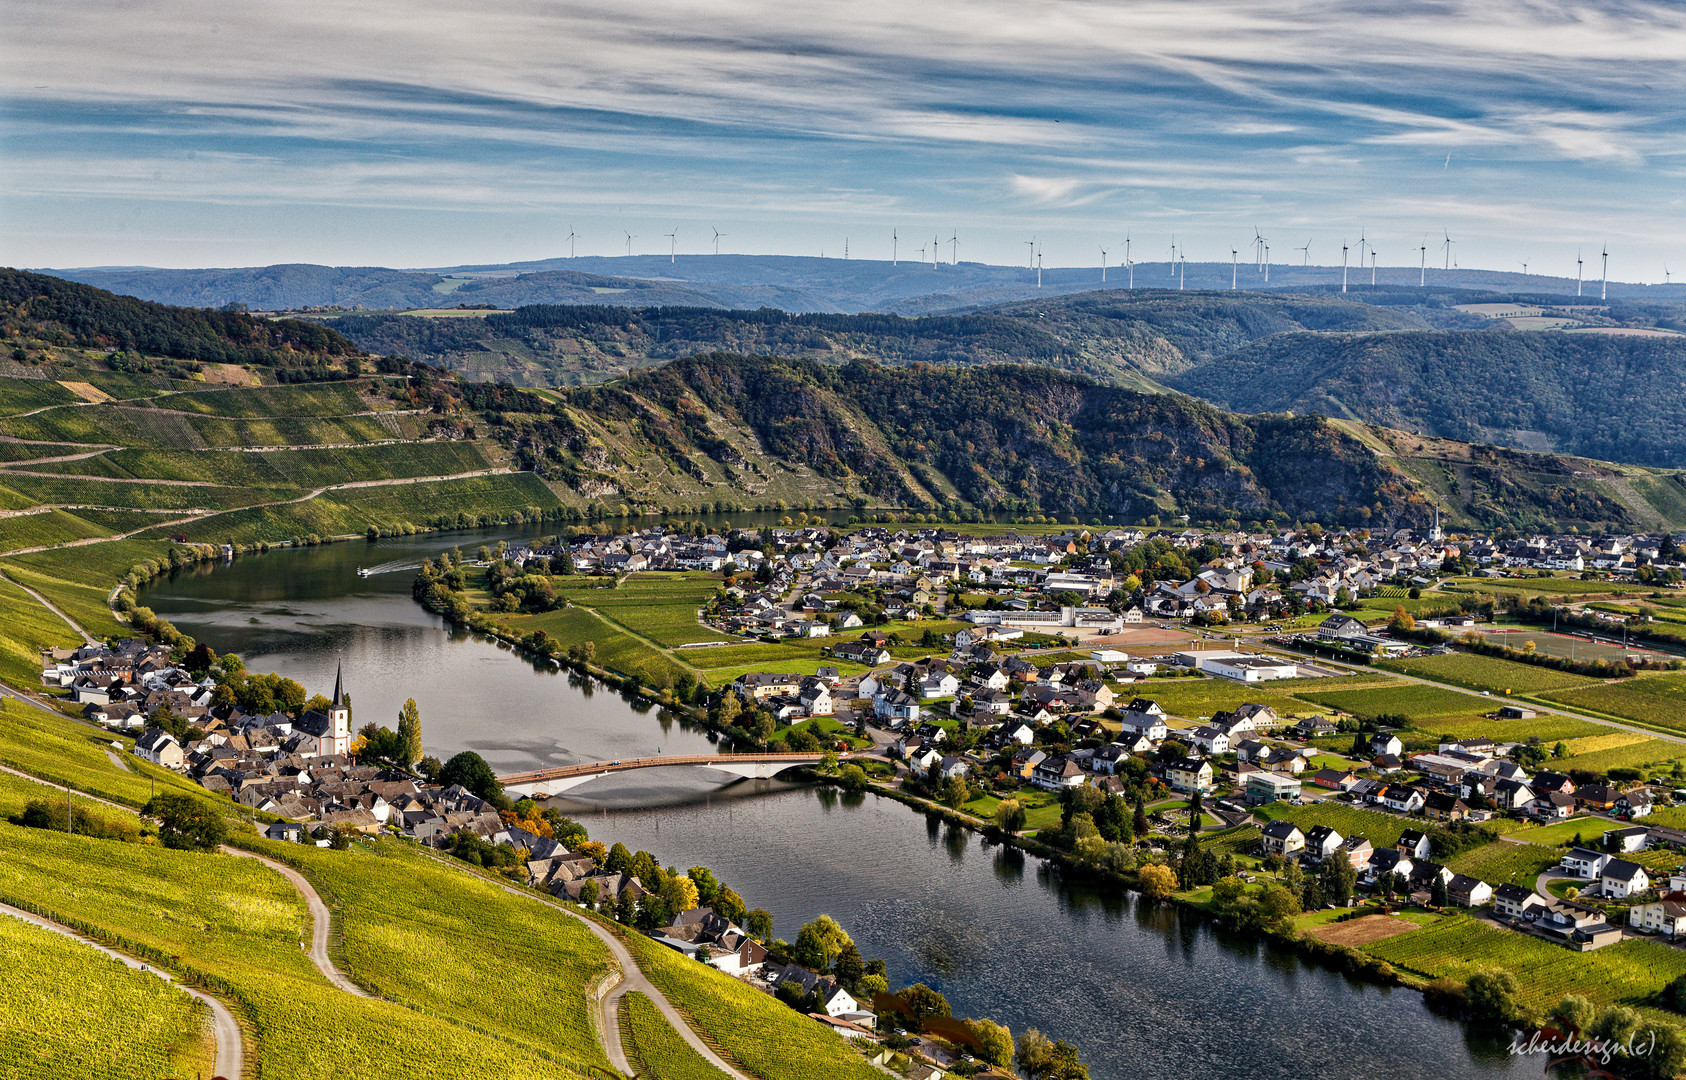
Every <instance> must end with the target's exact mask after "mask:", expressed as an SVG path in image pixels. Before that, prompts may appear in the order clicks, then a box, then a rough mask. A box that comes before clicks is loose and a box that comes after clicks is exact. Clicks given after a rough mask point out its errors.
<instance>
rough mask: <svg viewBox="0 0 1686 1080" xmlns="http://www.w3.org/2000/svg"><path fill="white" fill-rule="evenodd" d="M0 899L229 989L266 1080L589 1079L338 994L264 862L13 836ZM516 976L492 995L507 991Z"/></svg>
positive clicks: (301, 917) (484, 1037) (11, 830)
mask: <svg viewBox="0 0 1686 1080" xmlns="http://www.w3.org/2000/svg"><path fill="white" fill-rule="evenodd" d="M0 898H4V899H5V900H6V902H8V903H14V904H19V905H20V906H25V905H33V906H34V907H35V908H37V909H38V910H40V911H42V913H44V914H47V915H49V916H50V917H53V918H57V919H59V920H60V921H69V922H71V923H72V924H80V925H82V926H86V927H89V928H91V929H92V930H93V931H94V932H95V933H97V934H100V935H104V936H106V938H107V939H108V940H110V941H111V942H112V944H113V945H114V947H118V948H121V949H122V950H124V951H126V952H130V953H132V954H139V955H141V956H142V957H143V958H149V959H152V960H153V962H154V963H156V964H157V965H158V966H162V967H166V968H170V969H172V970H174V971H175V972H176V973H178V974H183V975H187V976H189V977H200V978H204V977H208V978H210V979H213V980H216V984H217V992H218V993H219V995H223V996H225V999H226V1000H228V1001H229V1002H230V1005H231V1006H232V1007H233V1008H234V1010H235V1012H236V1013H237V1014H244V1015H245V1016H246V1017H247V1018H248V1020H249V1023H250V1027H249V1028H248V1037H249V1038H250V1039H251V1040H252V1042H253V1043H254V1046H253V1048H252V1049H253V1053H254V1055H255V1061H256V1063H257V1066H258V1068H259V1069H260V1070H261V1075H263V1076H265V1077H288V1078H295V1080H336V1078H340V1077H347V1076H356V1077H368V1078H391V1080H456V1078H459V1077H462V1076H476V1075H504V1076H521V1077H547V1078H555V1080H577V1076H575V1074H573V1073H571V1072H569V1071H568V1070H566V1069H565V1068H564V1067H563V1066H562V1065H560V1064H557V1063H555V1062H553V1061H552V1060H549V1059H548V1058H547V1057H545V1056H542V1055H540V1054H538V1053H536V1052H534V1051H532V1050H529V1049H526V1048H524V1047H522V1046H520V1045H518V1044H516V1043H515V1042H514V1041H513V1040H512V1039H510V1038H509V1037H508V1036H507V1035H506V1034H505V1033H502V1032H496V1033H492V1032H488V1033H485V1034H482V1033H479V1032H476V1031H472V1030H469V1029H467V1028H465V1027H462V1026H460V1025H456V1024H451V1023H448V1022H446V1021H445V1020H443V1019H441V1018H439V1016H438V1015H437V1014H436V1013H429V1014H423V1013H421V1012H417V1011H415V1010H412V1009H407V1008H405V1007H403V1006H401V1005H398V1004H394V1003H392V1002H386V1001H378V1000H372V999H367V998H358V997H353V996H351V995H349V994H346V993H343V992H341V991H339V990H336V989H334V988H333V987H332V986H331V985H330V984H329V983H328V982H327V980H326V979H324V978H323V977H322V976H321V974H320V973H319V972H317V970H316V969H315V968H314V967H313V966H312V965H311V963H310V959H309V957H308V956H307V955H306V953H305V952H304V951H303V950H302V949H301V948H300V947H299V943H300V942H301V941H302V940H307V939H308V937H309V933H310V931H309V929H308V926H309V923H308V913H307V910H306V908H305V904H304V901H303V899H302V898H301V897H300V896H299V895H298V894H297V893H296V892H294V891H293V889H292V887H291V886H290V885H288V884H287V883H286V881H285V880H284V879H283V878H281V877H280V875H278V874H276V873H275V872H274V871H272V870H269V869H268V868H267V867H264V866H262V865H261V864H259V863H257V862H256V861H254V860H251V859H240V858H235V857H233V856H229V855H210V854H201V853H192V852H181V851H171V850H168V849H165V848H161V847H143V846H141V845H138V844H122V843H114V842H110V841H100V840H89V839H86V838H84V837H79V836H67V835H65V834H63V833H49V832H44V831H41V830H35V829H19V828H15V827H13V826H10V825H4V824H0ZM172 957H174V958H179V959H175V960H172V959H170V958H172ZM508 975H509V971H508V970H507V969H506V970H505V971H504V972H503V978H501V979H500V980H499V982H498V984H497V986H495V987H486V988H484V990H483V991H482V993H492V992H494V991H500V990H502V989H503V988H505V987H507V986H508V982H507V978H508ZM476 1004H479V1003H478V1002H477V1003H476Z"/></svg>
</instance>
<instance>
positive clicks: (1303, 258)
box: [1294, 237, 1311, 266]
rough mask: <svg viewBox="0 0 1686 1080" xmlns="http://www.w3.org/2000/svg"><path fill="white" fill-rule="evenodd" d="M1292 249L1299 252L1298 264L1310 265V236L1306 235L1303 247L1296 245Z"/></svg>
mask: <svg viewBox="0 0 1686 1080" xmlns="http://www.w3.org/2000/svg"><path fill="white" fill-rule="evenodd" d="M1294 250H1295V251H1297V252H1299V253H1300V265H1301V266H1310V265H1311V238H1310V237H1306V242H1305V246H1304V247H1297V248H1295V249H1294Z"/></svg>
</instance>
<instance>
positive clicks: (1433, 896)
mask: <svg viewBox="0 0 1686 1080" xmlns="http://www.w3.org/2000/svg"><path fill="white" fill-rule="evenodd" d="M1428 902H1429V905H1430V906H1431V907H1445V906H1446V905H1447V904H1449V903H1451V902H1452V901H1451V897H1450V896H1449V895H1447V892H1446V879H1445V878H1443V877H1441V876H1440V875H1439V874H1436V875H1435V876H1434V884H1433V885H1430V886H1429V887H1428Z"/></svg>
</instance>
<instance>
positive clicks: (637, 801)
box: [146, 529, 1540, 1080]
mask: <svg viewBox="0 0 1686 1080" xmlns="http://www.w3.org/2000/svg"><path fill="white" fill-rule="evenodd" d="M530 534H531V530H527V531H523V530H519V529H509V530H503V531H501V532H497V531H487V532H479V533H475V534H473V535H469V536H452V537H446V538H442V537H440V536H438V535H434V536H423V537H409V538H399V539H393V540H382V541H379V542H377V543H375V544H367V543H365V542H361V541H359V542H356V543H350V544H336V545H332V546H328V547H321V548H314V549H302V550H284V551H277V552H272V553H270V554H267V555H263V556H248V557H245V558H242V559H239V560H236V561H235V562H233V563H232V564H227V565H220V566H211V567H201V568H196V569H194V570H191V571H186V572H184V573H181V574H179V575H176V576H175V577H174V578H172V579H167V580H163V581H160V582H159V583H157V584H156V585H155V586H154V587H153V588H151V589H149V590H148V592H147V597H146V603H147V604H149V605H150V606H152V607H153V608H154V609H155V610H157V611H158V613H159V614H160V615H163V616H165V617H166V618H169V619H170V620H171V621H173V622H174V623H176V625H177V626H179V627H181V629H182V630H184V631H185V632H187V633H190V634H192V635H194V636H195V637H197V638H200V639H202V640H205V641H207V642H209V643H211V645H212V646H213V647H215V648H216V649H218V650H219V651H229V650H234V651H237V652H240V653H241V654H242V655H244V656H245V657H246V658H247V662H248V665H249V666H250V667H251V668H252V669H253V670H260V671H270V670H274V671H279V672H281V673H282V674H285V675H288V676H290V677H292V678H296V679H299V680H300V681H302V682H304V683H305V685H306V686H307V687H309V688H310V689H311V691H312V692H315V691H318V690H321V691H323V692H327V691H328V689H329V687H330V685H331V682H332V679H333V672H334V665H335V664H336V663H337V662H339V661H342V660H343V662H344V664H345V672H346V686H347V689H348V690H349V692H350V693H351V695H352V701H353V705H354V707H355V710H356V719H357V720H358V721H360V722H366V721H367V720H370V719H374V720H378V721H380V722H382V723H387V724H390V723H392V722H393V720H394V718H395V717H396V716H397V711H398V707H399V706H400V705H401V704H402V703H403V700H404V699H405V698H406V697H414V698H415V699H416V701H417V702H418V704H419V705H420V706H421V712H422V719H423V727H424V734H425V739H426V743H427V747H428V750H429V752H430V753H435V754H438V755H440V756H445V755H448V754H451V753H454V752H455V751H457V750H460V749H465V748H466V749H473V750H476V751H478V752H479V753H480V754H482V755H483V756H485V757H486V759H487V760H488V761H490V762H491V763H492V765H493V767H494V768H497V769H498V770H500V771H506V770H513V769H518V768H530V767H533V766H535V765H538V764H552V763H565V762H570V761H575V760H602V759H605V758H612V757H625V756H631V755H637V754H653V753H655V752H656V751H657V750H658V749H659V750H661V751H662V752H665V753H695V752H699V751H706V750H707V749H708V748H709V747H710V746H711V745H712V744H711V742H710V741H709V739H708V738H707V736H706V734H705V733H703V732H700V731H696V730H691V729H688V728H686V727H684V726H682V725H679V724H677V723H673V722H670V721H664V719H663V718H662V715H661V714H660V712H659V710H653V709H640V708H637V707H634V706H633V705H632V704H630V703H629V702H627V701H626V700H624V699H623V698H621V697H620V696H619V695H618V694H614V693H610V692H607V691H605V690H603V689H601V688H600V687H599V688H598V689H596V690H595V692H593V691H591V690H590V688H589V687H586V686H582V685H580V683H579V682H578V680H576V679H571V678H570V677H569V676H568V675H567V674H565V673H561V672H558V671H555V670H554V669H544V668H540V667H536V666H535V665H534V664H533V663H531V662H530V661H526V660H523V659H522V658H521V657H519V656H517V655H516V654H515V653H514V652H513V651H511V650H509V649H507V648H504V647H500V646H499V645H498V644H496V643H494V642H489V641H486V640H485V639H482V638H477V637H474V636H473V635H465V634H461V633H454V632H452V631H450V630H449V628H447V627H446V626H445V624H444V622H443V621H442V620H440V619H438V618H437V617H435V616H433V615H431V614H429V613H427V612H425V611H423V610H422V609H421V608H420V607H419V606H417V605H416V604H415V603H414V602H412V601H411V600H410V596H409V586H410V580H411V577H412V576H413V575H412V573H411V572H409V571H399V572H394V573H390V574H377V575H375V576H373V577H369V578H359V577H357V574H356V571H357V568H358V567H359V566H379V565H394V566H403V565H408V564H413V563H415V562H417V561H419V560H420V558H421V557H422V556H424V555H428V554H432V553H434V552H437V551H439V550H442V549H443V548H444V547H446V546H449V544H451V543H454V542H459V541H460V542H461V544H462V546H463V547H464V549H465V550H467V551H472V550H473V549H474V548H475V547H478V546H479V545H480V544H481V543H492V542H495V541H496V540H497V539H514V538H517V537H522V536H526V535H530ZM710 775H711V774H708V773H704V772H702V771H700V770H693V769H672V770H660V771H656V772H642V773H637V774H632V775H630V776H621V777H610V778H606V779H604V780H601V781H597V782H595V783H593V784H591V785H588V786H586V787H584V788H579V789H576V790H575V791H573V792H570V793H569V798H568V799H566V800H558V802H559V803H560V804H561V805H562V806H563V807H564V808H565V809H567V810H568V811H569V812H571V813H573V814H575V815H577V816H579V817H580V818H581V820H582V821H584V822H585V823H586V824H587V825H588V827H589V828H590V829H591V833H592V835H593V837H595V838H597V839H601V840H605V841H607V842H610V843H613V842H614V841H616V840H619V841H622V842H624V843H625V844H627V846H629V847H631V848H633V849H637V848H645V849H647V850H649V851H651V852H652V853H654V854H655V855H656V856H657V857H658V858H659V859H660V860H661V861H662V863H663V864H665V865H674V866H678V867H681V868H683V867H689V866H694V865H698V864H702V865H707V866H710V867H713V868H714V870H715V871H716V872H717V873H718V874H719V875H720V877H721V878H722V879H723V880H725V881H726V882H728V883H729V884H730V885H732V886H733V887H734V888H735V889H737V890H738V891H739V892H740V893H742V894H743V895H744V897H745V898H746V900H748V902H749V903H750V904H751V906H759V907H764V908H766V909H767V910H768V911H770V912H772V913H773V915H774V921H775V924H776V927H777V930H778V933H779V934H780V936H782V937H785V938H787V939H789V938H793V937H794V936H795V934H796V930H797V928H798V927H799V926H800V925H801V924H802V923H803V922H804V921H806V920H808V919H810V918H813V917H814V916H815V915H818V914H820V913H822V912H824V913H829V914H831V915H833V916H835V917H836V918H837V919H839V920H840V921H841V922H842V923H843V925H844V926H845V927H847V928H848V930H849V931H850V933H851V934H852V935H853V936H854V937H855V940H856V941H857V942H859V944H860V946H861V950H862V952H863V953H865V954H866V955H868V956H879V957H883V958H884V960H885V961H886V963H887V964H888V965H889V969H890V976H891V980H892V982H901V981H913V980H922V981H924V982H926V983H928V984H930V985H932V986H935V987H937V988H939V989H941V990H942V991H943V992H944V993H945V994H947V995H948V997H949V1000H950V1001H951V1003H952V1004H953V1006H954V1008H955V1011H956V1012H957V1013H959V1014H961V1015H982V1016H992V1017H995V1018H996V1019H998V1020H1000V1021H1002V1022H1004V1023H1007V1024H1009V1025H1010V1026H1011V1027H1013V1028H1014V1029H1015V1030H1022V1029H1023V1028H1025V1027H1031V1026H1035V1027H1040V1028H1041V1029H1042V1030H1043V1031H1045V1032H1047V1033H1049V1034H1050V1035H1052V1036H1055V1037H1061V1038H1068V1039H1071V1040H1073V1041H1074V1042H1076V1043H1077V1044H1078V1045H1079V1046H1080V1047H1081V1049H1082V1052H1083V1057H1084V1060H1085V1061H1087V1062H1089V1063H1090V1066H1091V1071H1092V1073H1093V1075H1094V1077H1095V1078H1096V1080H1126V1078H1136V1077H1144V1078H1165V1080H1186V1078H1193V1077H1201V1078H1212V1080H1224V1078H1229V1077H1236V1078H1240V1077H1246V1078H1249V1080H1255V1078H1277V1077H1281V1078H1290V1077H1292V1078H1325V1077H1326V1078H1331V1080H1344V1078H1353V1080H1358V1078H1378V1080H1393V1078H1398V1080H1456V1078H1461V1077H1493V1076H1507V1077H1508V1076H1531V1075H1537V1074H1538V1073H1539V1071H1540V1065H1539V1064H1538V1063H1537V1062H1536V1061H1524V1060H1518V1059H1513V1058H1510V1057H1508V1056H1507V1055H1506V1054H1505V1052H1504V1048H1503V1046H1502V1045H1497V1044H1494V1043H1492V1042H1491V1041H1488V1040H1485V1039H1484V1038H1483V1037H1481V1036H1479V1035H1477V1034H1475V1033H1473V1032H1471V1031H1470V1030H1469V1029H1467V1028H1465V1027H1464V1026H1463V1025H1461V1024H1457V1023H1454V1022H1451V1021H1447V1020H1443V1019H1440V1018H1438V1017H1436V1016H1434V1015H1433V1014H1432V1013H1430V1012H1429V1011H1428V1010H1427V1009H1425V1008H1424V1007H1423V1004H1422V999H1421V997H1420V996H1419V995H1417V994H1415V993H1412V992H1409V991H1404V990H1393V989H1386V988H1379V987H1375V986H1370V985H1368V984H1363V983H1356V982H1352V981H1350V980H1348V979H1347V978H1346V977H1344V976H1342V975H1340V974H1337V973H1334V972H1330V971H1327V970H1324V969H1323V968H1321V967H1316V966H1311V965H1307V964H1305V963H1303V962H1301V961H1300V960H1299V959H1297V958H1296V957H1294V956H1292V955H1291V954H1287V953H1284V952H1282V951H1280V950H1275V949H1272V948H1270V947H1267V946H1265V945H1262V944H1260V943H1258V942H1255V941H1252V940H1249V939H1247V938H1245V937H1239V936H1236V935H1231V934H1226V933H1223V932H1221V931H1218V930H1216V929H1214V928H1212V927H1210V926H1208V925H1206V924H1205V923H1203V922H1201V921H1199V920H1197V919H1194V918H1192V917H1189V916H1186V915H1183V914H1182V913H1180V912H1178V911H1175V910H1172V909H1167V908H1157V907H1154V906H1151V905H1145V904H1138V903H1135V902H1133V901H1132V899H1130V898H1129V897H1128V896H1115V895H1111V894H1102V893H1100V892H1098V891H1097V890H1095V889H1093V888H1092V887H1090V886H1088V885H1086V884H1084V883H1081V882H1068V881H1065V880H1063V879H1062V878H1061V876H1060V875H1059V874H1058V873H1057V872H1056V871H1054V870H1053V869H1052V868H1051V867H1050V865H1049V864H1046V863H1044V862H1042V861H1041V860H1039V859H1035V858H1031V857H1026V856H1024V855H1023V854H1022V853H1020V852H1017V851H1015V850H1012V849H1005V848H998V847H989V846H986V845H984V844H983V842H982V840H981V839H980V838H979V837H977V836H974V835H972V834H969V833H967V832H965V831H964V830H960V829H955V828H952V827H949V826H946V825H943V824H942V823H940V822H938V821H936V820H935V819H928V818H926V817H924V816H923V815H920V814H916V813H914V812H912V811H910V810H909V809H908V808H907V807H905V806H902V805H901V804H899V803H896V802H894V801H892V800H888V799H882V798H879V797H877V796H863V795H858V794H854V795H845V794H839V793H836V792H833V791H831V790H829V789H815V788H810V787H805V786H800V785H792V784H787V783H783V782H780V781H746V782H740V783H737V784H733V785H731V786H729V787H725V788H719V787H715V786H714V785H712V784H711V783H710V782H709V777H710ZM715 775H716V776H717V775H718V774H715Z"/></svg>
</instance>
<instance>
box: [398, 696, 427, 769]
mask: <svg viewBox="0 0 1686 1080" xmlns="http://www.w3.org/2000/svg"><path fill="white" fill-rule="evenodd" d="M396 750H397V752H396V755H395V756H394V757H393V761H394V762H396V763H397V764H398V765H399V766H401V767H403V768H406V769H408V768H411V767H413V766H414V765H415V763H416V762H418V761H420V760H421V757H422V734H421V710H420V709H418V708H416V699H415V698H410V699H408V700H406V701H405V702H404V707H403V708H402V709H399V710H398V745H397V748H396Z"/></svg>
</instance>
